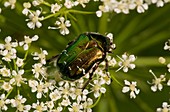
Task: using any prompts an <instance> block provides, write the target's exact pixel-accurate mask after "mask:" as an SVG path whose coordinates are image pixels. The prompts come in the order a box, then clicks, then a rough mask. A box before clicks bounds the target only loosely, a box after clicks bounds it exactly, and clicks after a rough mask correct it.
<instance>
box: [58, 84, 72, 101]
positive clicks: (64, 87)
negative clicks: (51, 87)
mask: <svg viewBox="0 0 170 112" xmlns="http://www.w3.org/2000/svg"><path fill="white" fill-rule="evenodd" d="M59 85H60V87H59V88H58V89H59V90H60V91H61V94H62V97H64V98H68V96H70V95H71V93H70V85H69V82H68V81H66V82H65V83H64V82H63V81H60V82H59Z"/></svg>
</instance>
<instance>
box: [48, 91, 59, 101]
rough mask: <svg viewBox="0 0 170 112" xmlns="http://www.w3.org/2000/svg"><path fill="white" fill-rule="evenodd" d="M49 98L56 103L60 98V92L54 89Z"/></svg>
mask: <svg viewBox="0 0 170 112" xmlns="http://www.w3.org/2000/svg"><path fill="white" fill-rule="evenodd" d="M49 97H50V98H51V100H52V101H57V100H58V99H60V98H61V92H60V91H59V90H58V89H55V90H54V92H50V94H49Z"/></svg>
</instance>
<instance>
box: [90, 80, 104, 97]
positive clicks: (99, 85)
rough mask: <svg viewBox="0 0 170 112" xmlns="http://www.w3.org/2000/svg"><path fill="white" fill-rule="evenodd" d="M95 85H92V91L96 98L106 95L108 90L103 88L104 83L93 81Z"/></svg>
mask: <svg viewBox="0 0 170 112" xmlns="http://www.w3.org/2000/svg"><path fill="white" fill-rule="evenodd" d="M93 83H94V84H91V83H90V85H92V86H93V87H92V91H94V97H95V98H97V97H99V96H100V93H105V92H106V89H105V88H104V87H102V83H101V82H99V81H98V80H94V81H93Z"/></svg>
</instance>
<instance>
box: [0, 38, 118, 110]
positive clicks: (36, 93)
mask: <svg viewBox="0 0 170 112" xmlns="http://www.w3.org/2000/svg"><path fill="white" fill-rule="evenodd" d="M37 40H38V36H37V35H35V36H33V37H31V38H30V37H29V36H24V40H23V41H21V42H17V41H14V42H13V41H12V38H11V37H9V36H8V37H6V38H5V43H2V44H0V57H1V62H2V63H0V67H1V68H0V84H1V85H2V86H1V91H3V92H1V94H0V111H11V110H10V109H11V108H13V109H16V111H20V112H29V111H33V112H40V111H48V112H54V111H57V112H61V111H63V110H68V111H69V112H92V109H91V108H92V107H93V106H94V105H93V104H94V103H95V101H97V99H100V96H101V94H104V93H105V92H106V88H105V86H106V85H110V84H111V78H110V77H111V76H110V73H109V72H106V71H105V64H101V66H100V67H98V68H97V70H96V71H95V72H94V76H93V79H92V80H91V81H90V82H89V84H88V85H87V86H86V88H85V89H84V90H82V87H84V84H86V82H87V81H88V80H89V74H86V75H85V76H84V77H82V78H80V79H79V80H76V81H74V82H69V81H65V80H63V81H60V82H56V81H55V80H54V79H48V77H47V73H46V70H47V67H46V66H45V65H46V56H47V55H48V52H47V51H46V50H43V49H40V53H39V52H34V53H32V61H33V62H35V63H32V64H31V65H32V66H30V69H29V68H28V65H29V63H28V62H27V60H28V54H27V53H28V50H29V48H30V47H31V43H32V42H33V41H37ZM18 47H21V48H22V49H23V51H25V52H26V53H25V56H23V57H19V56H18V53H17V48H18ZM14 51H15V52H14ZM4 52H6V53H4ZM11 55H12V56H11ZM107 57H108V58H107V59H108V61H109V66H113V65H114V64H115V61H114V59H112V58H111V57H110V56H107ZM6 63H8V64H6ZM24 91H26V93H25V92H24ZM92 95H93V97H90V96H92Z"/></svg>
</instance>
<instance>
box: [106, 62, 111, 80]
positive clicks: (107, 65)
mask: <svg viewBox="0 0 170 112" xmlns="http://www.w3.org/2000/svg"><path fill="white" fill-rule="evenodd" d="M105 62H106V66H105V71H106V75H107V76H108V77H109V78H110V76H109V74H108V70H109V64H108V60H107V59H105ZM111 82H112V78H111Z"/></svg>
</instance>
